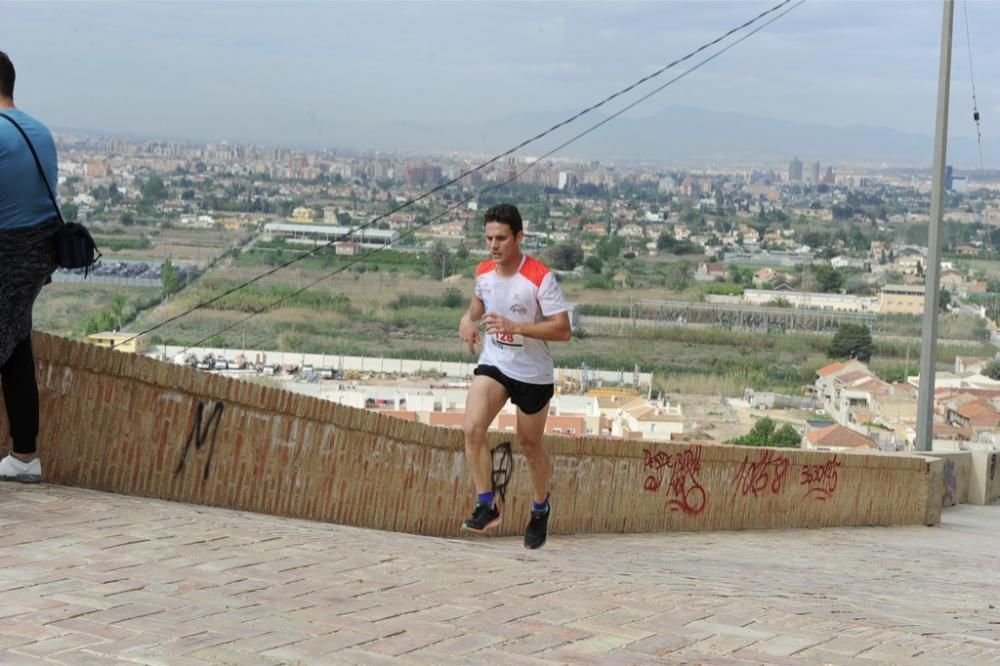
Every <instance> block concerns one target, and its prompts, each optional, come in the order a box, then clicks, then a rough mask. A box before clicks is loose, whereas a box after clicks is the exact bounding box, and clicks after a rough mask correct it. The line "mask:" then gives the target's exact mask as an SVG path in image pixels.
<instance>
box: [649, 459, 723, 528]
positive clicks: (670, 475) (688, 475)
mask: <svg viewBox="0 0 1000 666" xmlns="http://www.w3.org/2000/svg"><path fill="white" fill-rule="evenodd" d="M642 452H643V455H644V457H645V470H646V474H647V476H646V480H645V481H644V482H643V485H642V487H643V490H645V491H647V492H652V493H655V492H658V491H659V490H660V488H661V487H662V486H663V484H664V482H666V486H667V489H666V496H667V506H668V507H670V510H671V511H680V512H682V513H684V514H686V515H689V516H696V515H698V514H699V513H701V512H702V511H704V510H705V506H706V505H707V504H708V493H707V492H706V491H705V488H704V487H703V486H702V485H701V482H699V481H698V473H699V472H700V471H701V447H700V446H692V447H689V448H687V449H684V450H683V451H681V452H680V453H678V454H676V455H673V456H671V455H670V454H669V453H667V452H665V451H656V452H653V451H650V450H649V449H643V451H642Z"/></svg>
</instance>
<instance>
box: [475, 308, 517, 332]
mask: <svg viewBox="0 0 1000 666" xmlns="http://www.w3.org/2000/svg"><path fill="white" fill-rule="evenodd" d="M483 324H485V326H486V334H487V335H496V334H497V333H499V334H501V335H513V334H514V333H517V331H516V330H514V329H515V327H516V324H515V323H514V322H512V321H511V320H510V319H507V318H506V317H503V316H501V315H498V314H494V313H492V312H487V313H486V314H485V315H483Z"/></svg>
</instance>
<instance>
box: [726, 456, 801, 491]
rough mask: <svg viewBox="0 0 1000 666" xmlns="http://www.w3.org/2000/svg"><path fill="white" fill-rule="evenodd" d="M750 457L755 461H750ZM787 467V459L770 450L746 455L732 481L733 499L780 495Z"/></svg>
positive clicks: (783, 487) (786, 474) (783, 486)
mask: <svg viewBox="0 0 1000 666" xmlns="http://www.w3.org/2000/svg"><path fill="white" fill-rule="evenodd" d="M752 457H755V458H756V460H751V458H752ZM788 467H789V461H788V457H787V456H783V455H780V454H779V453H778V452H777V451H773V450H771V449H764V450H762V451H760V452H759V453H758V454H757V455H756V456H752V454H747V455H746V457H744V458H743V463H742V464H741V465H740V469H739V471H738V472H737V473H736V478H735V479H734V480H733V499H735V498H736V497H737V496H739V497H748V496H749V497H760V496H762V495H768V494H771V495H780V494H781V493H782V491H783V490H784V489H785V479H786V478H787V477H788Z"/></svg>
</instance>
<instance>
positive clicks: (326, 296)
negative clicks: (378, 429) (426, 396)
mask: <svg viewBox="0 0 1000 666" xmlns="http://www.w3.org/2000/svg"><path fill="white" fill-rule="evenodd" d="M263 270H264V269H263V267H260V266H252V267H247V266H243V267H238V266H233V267H228V268H227V269H226V270H225V280H222V279H221V278H220V277H218V276H219V273H218V272H217V273H215V274H214V275H213V276H212V277H209V278H206V279H203V280H201V281H199V282H198V283H197V285H196V286H195V287H194V288H192V289H189V290H187V291H185V292H183V293H181V294H178V295H176V296H175V297H173V298H172V299H171V300H170V301H169V302H168V303H167V304H165V305H163V306H160V307H158V308H156V309H154V310H151V311H148V312H146V313H144V314H143V316H142V317H141V319H140V321H139V322H137V323H136V324H135V325H133V326H132V328H133V330H142V329H145V328H147V327H149V326H151V325H153V324H155V323H156V322H159V321H163V320H165V319H167V318H168V317H170V316H174V315H176V314H178V313H180V312H182V311H185V310H187V309H189V308H192V307H194V306H195V305H197V304H198V303H200V302H205V301H208V300H210V299H213V298H215V297H217V296H218V295H220V294H221V293H222V292H223V291H225V290H226V289H228V288H231V287H232V286H233V285H235V284H238V283H240V282H243V281H246V280H249V279H251V278H253V277H255V276H257V275H260V274H261V273H262V272H263ZM321 275H322V273H320V272H318V271H315V270H313V271H310V270H301V269H300V268H298V267H295V268H289V269H282V270H281V271H279V272H277V273H276V274H274V275H271V276H268V277H266V278H263V279H261V280H259V281H258V282H256V283H255V284H254V285H252V286H250V287H247V288H245V289H242V290H240V291H239V292H237V293H236V294H234V295H232V296H228V297H226V298H225V299H223V300H220V301H218V302H215V303H213V305H212V306H211V308H207V309H203V310H199V311H196V312H195V313H193V314H191V315H188V316H186V317H184V318H182V319H180V320H178V321H177V322H174V323H171V324H169V325H167V326H164V327H163V328H161V329H158V330H157V331H155V332H154V334H153V337H154V340H155V341H157V342H163V343H167V344H184V345H193V346H198V345H199V344H204V345H208V346H228V347H233V348H241V347H246V348H256V349H276V350H283V351H293V350H294V351H303V352H313V353H329V354H338V353H340V354H352V355H367V356H398V357H404V358H428V359H446V360H467V359H469V358H470V356H469V354H468V351H467V350H466V349H465V347H464V346H463V345H462V344H461V343H460V342H459V341H458V339H457V334H456V330H457V326H458V320H459V318H460V317H461V314H462V312H463V310H464V308H465V306H466V303H467V302H468V297H469V294H470V293H471V289H472V281H471V279H469V278H463V277H460V276H453V277H451V278H449V279H448V280H446V281H441V280H434V279H430V278H426V277H417V276H412V275H409V274H403V273H400V272H386V271H379V272H365V273H356V272H351V271H344V272H341V273H338V274H337V275H335V276H333V277H330V278H327V279H323V280H322V281H320V282H319V283H318V284H316V285H315V286H313V287H311V288H309V289H308V290H306V291H305V292H303V293H301V294H295V293H294V292H296V291H297V290H299V289H301V288H303V287H305V286H306V285H307V284H309V283H310V282H312V281H314V280H316V279H317V278H318V277H320V276H321ZM449 290H450V291H451V292H452V295H453V296H456V298H454V299H453V300H452V301H451V303H450V304H446V303H445V299H446V297H447V295H448V294H449ZM566 292H567V299H568V300H570V301H575V302H592V301H591V300H590V299H591V298H592V297H594V298H600V299H601V302H603V303H607V304H614V300H612V298H613V297H615V296H617V298H618V300H619V301H621V300H622V295H623V294H622V292H621V291H617V292H607V291H605V290H585V289H582V288H581V287H580V286H579V285H574V284H570V285H568V287H567V289H566ZM645 292H648V293H645ZM654 292H655V290H634V291H633V290H630V291H629V292H627V293H628V295H629V296H630V297H633V298H646V297H651V296H652V294H653V293H654ZM661 295H662V294H661ZM279 298H280V299H283V301H282V305H281V306H280V307H279V308H278V309H275V310H273V311H267V312H264V313H263V314H260V315H253V313H254V312H255V311H263V310H266V309H267V307H268V306H269V305H270V304H272V303H274V302H275V301H276V300H278V299H279ZM248 317H249V319H247V318H248ZM244 320H246V321H244ZM223 329H227V330H223ZM829 343H830V337H829V336H824V335H811V334H782V333H771V334H766V333H753V332H741V331H726V330H722V329H718V328H693V327H677V326H674V327H659V326H639V327H637V328H636V329H635V330H634V331H632V330H631V329H630V327H627V326H617V325H607V326H596V327H593V328H587V329H586V330H581V331H579V332H578V335H577V336H576V337H574V339H573V340H571V341H570V342H568V343H555V344H553V345H551V348H552V352H553V356H554V358H555V360H556V363H558V364H559V365H562V366H565V367H579V366H580V365H581V364H582V363H587V365H588V366H590V367H593V368H600V369H605V370H612V371H614V370H632V369H633V368H634V367H635V366H636V365H638V366H639V368H640V370H642V371H651V372H653V373H654V384H655V388H657V389H660V390H663V391H665V392H667V393H677V394H685V393H687V394H705V395H726V396H733V397H742V395H743V391H744V389H745V388H747V387H754V388H756V389H761V390H764V389H767V390H776V391H781V392H785V393H792V394H797V393H799V391H800V390H801V387H802V386H803V385H805V384H811V383H812V381H813V379H814V374H815V370H816V369H817V368H819V367H821V366H823V365H825V364H827V363H829V362H830V359H828V358H827V355H826V349H827V347H828V346H829ZM908 347H909V354H910V360H909V365H907V362H906V355H907V348H908ZM989 354H992V349H991V348H990V347H989V346H988V345H982V344H978V343H971V342H970V343H966V344H963V345H947V344H944V345H940V346H939V362H940V363H941V367H943V368H945V367H949V366H950V365H951V364H952V363H953V362H954V358H955V356H956V355H967V356H976V355H989ZM918 356H919V340H917V339H913V340H910V341H907V340H905V339H903V340H899V339H895V338H889V339H885V340H880V339H878V338H877V339H876V352H875V356H874V358H873V363H872V366H873V369H875V370H876V371H877V372H882V373H884V376H885V377H886V378H887V379H890V380H901V379H902V378H903V376H904V375H905V373H906V371H907V370H908V371H909V373H910V374H914V373H916V371H917V365H918Z"/></svg>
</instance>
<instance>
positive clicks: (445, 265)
mask: <svg viewBox="0 0 1000 666" xmlns="http://www.w3.org/2000/svg"><path fill="white" fill-rule="evenodd" d="M430 260H431V269H432V270H433V271H434V272H433V275H434V277H437V276H439V275H440V276H441V279H442V280H443V279H445V278H446V277H448V276H449V275H451V274H452V269H451V253H450V252H449V251H448V246H447V245H445V244H444V243H443V242H442V241H437V242H435V243H434V245H433V247H431V253H430Z"/></svg>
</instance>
